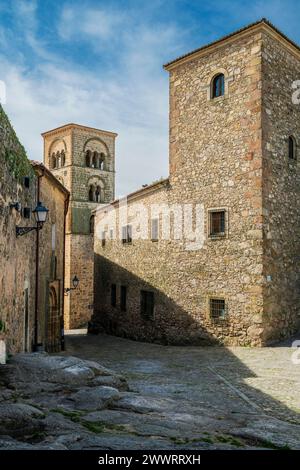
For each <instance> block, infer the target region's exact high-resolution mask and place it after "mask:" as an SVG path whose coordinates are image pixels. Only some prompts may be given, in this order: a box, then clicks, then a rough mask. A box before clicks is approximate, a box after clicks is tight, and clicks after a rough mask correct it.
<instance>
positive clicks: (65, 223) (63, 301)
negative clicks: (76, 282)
mask: <svg viewBox="0 0 300 470" xmlns="http://www.w3.org/2000/svg"><path fill="white" fill-rule="evenodd" d="M69 200H70V195H69V194H68V196H67V197H66V200H65V212H64V242H63V243H64V245H63V282H62V292H63V296H62V299H63V300H62V314H61V316H60V331H61V339H60V344H61V350H62V351H65V323H64V319H65V271H66V226H67V213H68V208H69Z"/></svg>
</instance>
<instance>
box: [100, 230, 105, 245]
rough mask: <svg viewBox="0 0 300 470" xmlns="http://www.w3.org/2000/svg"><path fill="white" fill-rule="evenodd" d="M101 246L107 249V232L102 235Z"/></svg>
mask: <svg viewBox="0 0 300 470" xmlns="http://www.w3.org/2000/svg"><path fill="white" fill-rule="evenodd" d="M101 246H102V247H105V232H102V234H101Z"/></svg>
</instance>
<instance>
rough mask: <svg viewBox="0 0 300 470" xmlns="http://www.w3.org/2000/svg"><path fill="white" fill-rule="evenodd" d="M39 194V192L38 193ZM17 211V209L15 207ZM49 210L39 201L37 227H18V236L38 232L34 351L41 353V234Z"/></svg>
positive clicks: (36, 215)
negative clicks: (39, 299) (39, 307)
mask: <svg viewBox="0 0 300 470" xmlns="http://www.w3.org/2000/svg"><path fill="white" fill-rule="evenodd" d="M38 192H39V191H38ZM15 209H16V210H17V207H15ZM48 212H49V209H47V208H46V207H44V206H43V205H42V203H41V202H40V201H39V202H38V203H37V206H36V208H35V209H34V210H33V211H32V213H33V214H34V218H35V221H36V226H35V227H18V226H17V227H16V236H17V237H21V236H22V235H26V233H29V232H32V230H36V244H35V246H36V248H35V251H36V255H35V314H34V339H33V351H39V350H40V349H41V347H42V345H41V344H39V343H38V298H39V297H38V294H39V232H40V230H41V229H42V228H43V225H44V223H45V222H46V220H47V216H48Z"/></svg>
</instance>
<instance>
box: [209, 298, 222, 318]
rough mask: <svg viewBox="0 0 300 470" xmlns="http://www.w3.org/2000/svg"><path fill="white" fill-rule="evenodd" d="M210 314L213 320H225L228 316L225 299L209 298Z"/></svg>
mask: <svg viewBox="0 0 300 470" xmlns="http://www.w3.org/2000/svg"><path fill="white" fill-rule="evenodd" d="M209 310H210V316H211V318H212V319H213V320H223V319H225V316H226V303H225V300H224V299H209Z"/></svg>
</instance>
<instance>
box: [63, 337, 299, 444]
mask: <svg viewBox="0 0 300 470" xmlns="http://www.w3.org/2000/svg"><path fill="white" fill-rule="evenodd" d="M289 344H291V342H287V343H286V344H285V345H284V346H282V347H274V348H263V349H258V348H257V349H256V348H237V347H234V348H219V347H216V348H214V347H206V348H203V347H202V348H197V347H166V346H160V345H153V344H147V343H139V342H134V341H130V340H126V339H122V338H115V337H111V336H106V335H103V336H102V335H101V336H88V337H87V336H69V337H68V339H67V350H68V351H67V353H68V354H74V355H77V356H78V357H81V358H85V359H90V360H96V361H99V362H100V363H101V364H103V365H105V366H106V367H109V368H112V369H114V370H116V371H117V372H119V373H122V374H123V375H124V376H125V378H126V379H127V381H128V384H129V387H130V390H131V391H133V392H136V393H139V394H141V395H143V397H146V398H147V403H145V410H144V411H150V412H155V413H156V414H158V415H162V416H165V417H166V418H167V417H169V419H170V420H171V419H172V416H173V417H174V418H176V416H177V418H179V421H180V420H181V419H182V423H183V424H185V423H186V422H188V420H189V419H191V420H192V417H196V416H199V422H198V430H199V431H200V430H202V431H203V430H204V431H205V430H206V431H207V432H208V430H209V431H211V432H212V433H214V432H215V431H217V430H218V428H222V427H223V426H224V425H225V424H226V426H225V427H226V429H227V431H228V432H229V431H230V433H233V434H238V435H240V436H241V435H243V436H248V437H249V439H250V438H251V437H253V438H254V441H255V438H262V439H264V438H266V439H269V438H270V441H272V442H277V443H278V444H279V445H282V446H285V445H287V446H289V443H290V445H292V446H295V445H297V446H298V447H300V432H299V431H300V429H299V428H298V427H295V426H291V427H290V429H287V428H286V426H287V427H288V428H289V424H290V425H293V424H294V425H295V424H297V425H299V424H300V365H295V364H293V362H292V354H293V352H294V354H296V353H295V351H296V350H295V349H292V348H291V347H289ZM145 400H146V399H145ZM151 404H152V407H153V409H151ZM175 415H176V416H175ZM179 415H181V416H179ZM204 415H205V416H206V418H209V419H207V420H206V419H205V416H204ZM119 419H120V420H121V421H122V422H123V419H122V417H121V416H120V417H119ZM277 420H278V421H277ZM279 420H280V421H279ZM125 421H126V419H125ZM141 422H142V420H141ZM177 425H178V423H177V424H176V426H177ZM184 427H185V426H184V425H183V428H184ZM196 427H197V425H196ZM177 429H178V428H177ZM178 430H179V435H180V434H181V433H180V428H179V429H178ZM287 432H288V433H290V435H289V434H286V433H287ZM294 432H295V434H294ZM276 436H277V437H276ZM190 437H191V438H192V436H190ZM273 439H275V441H273ZM292 441H293V442H294V444H292ZM296 443H297V444H296Z"/></svg>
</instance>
